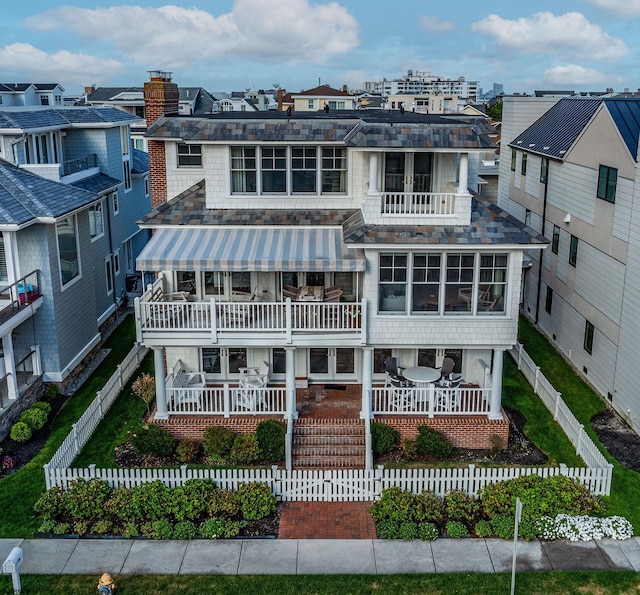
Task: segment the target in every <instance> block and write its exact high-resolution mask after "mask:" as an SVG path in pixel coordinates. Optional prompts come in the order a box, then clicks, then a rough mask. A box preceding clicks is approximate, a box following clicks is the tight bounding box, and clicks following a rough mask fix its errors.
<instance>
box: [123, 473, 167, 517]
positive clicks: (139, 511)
mask: <svg viewBox="0 0 640 595" xmlns="http://www.w3.org/2000/svg"><path fill="white" fill-rule="evenodd" d="M130 506H131V511H132V513H133V516H134V518H133V519H132V520H134V521H149V522H153V521H157V520H158V519H161V518H163V517H165V516H166V514H167V510H170V507H171V490H170V489H169V488H168V487H167V486H165V485H164V484H163V483H162V482H161V481H152V482H150V483H143V484H141V485H139V486H136V487H134V488H133V489H132V490H131V503H130Z"/></svg>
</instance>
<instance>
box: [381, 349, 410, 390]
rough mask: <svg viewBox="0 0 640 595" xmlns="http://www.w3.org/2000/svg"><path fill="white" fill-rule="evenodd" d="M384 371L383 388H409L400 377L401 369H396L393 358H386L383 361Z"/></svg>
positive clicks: (407, 383) (407, 382)
mask: <svg viewBox="0 0 640 595" xmlns="http://www.w3.org/2000/svg"><path fill="white" fill-rule="evenodd" d="M384 369H385V372H386V373H387V377H386V379H385V382H384V385H385V386H409V381H408V380H407V379H406V378H405V377H404V376H403V375H402V370H403V368H400V367H398V362H397V360H396V358H395V357H392V356H390V357H388V358H387V359H386V360H384Z"/></svg>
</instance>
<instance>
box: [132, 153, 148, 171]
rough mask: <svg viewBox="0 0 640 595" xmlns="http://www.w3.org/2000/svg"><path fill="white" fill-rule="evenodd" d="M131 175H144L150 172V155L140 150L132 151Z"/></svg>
mask: <svg viewBox="0 0 640 595" xmlns="http://www.w3.org/2000/svg"><path fill="white" fill-rule="evenodd" d="M131 157H132V159H133V163H132V164H131V173H132V174H137V175H143V174H146V173H148V172H149V153H147V152H146V151H141V150H140V149H131Z"/></svg>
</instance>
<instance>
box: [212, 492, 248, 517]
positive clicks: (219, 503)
mask: <svg viewBox="0 0 640 595" xmlns="http://www.w3.org/2000/svg"><path fill="white" fill-rule="evenodd" d="M241 506H242V503H241V502H240V498H239V497H238V493H237V492H235V491H233V490H227V489H225V488H218V489H216V490H215V491H214V492H213V495H212V496H211V499H210V500H209V516H212V517H227V518H233V517H236V516H239V515H240V511H241Z"/></svg>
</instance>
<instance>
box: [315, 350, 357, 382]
mask: <svg viewBox="0 0 640 595" xmlns="http://www.w3.org/2000/svg"><path fill="white" fill-rule="evenodd" d="M308 357H309V361H308V366H309V367H308V370H309V379H310V380H311V381H319V380H325V381H327V380H348V379H351V380H353V379H354V378H355V351H354V350H353V349H351V348H342V347H329V348H326V347H311V348H309V351H308Z"/></svg>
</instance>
